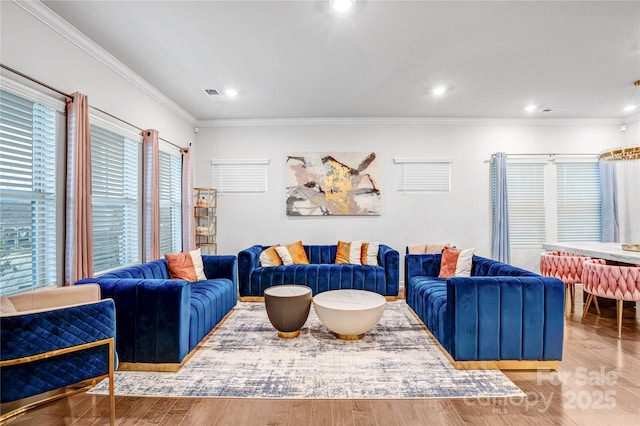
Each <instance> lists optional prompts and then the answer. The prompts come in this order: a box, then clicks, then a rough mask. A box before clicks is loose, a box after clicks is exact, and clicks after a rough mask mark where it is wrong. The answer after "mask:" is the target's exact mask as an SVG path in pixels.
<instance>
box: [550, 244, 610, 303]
mask: <svg viewBox="0 0 640 426" xmlns="http://www.w3.org/2000/svg"><path fill="white" fill-rule="evenodd" d="M587 260H592V259H591V258H590V257H587V256H578V255H575V254H571V253H565V252H561V251H547V252H544V253H542V254H541V255H540V274H541V275H543V276H546V277H555V278H559V279H560V280H562V282H563V283H564V285H565V289H566V296H565V312H566V309H567V306H568V305H567V304H566V302H567V301H569V300H570V301H571V307H572V308H573V306H574V299H575V291H576V290H575V285H576V283H581V282H582V267H583V266H582V265H583V264H584V262H585V261H587ZM594 262H596V263H602V264H604V263H605V261H604V260H602V259H594ZM595 305H596V310H597V312H598V313H600V308H599V307H598V301H597V299H596V301H595Z"/></svg>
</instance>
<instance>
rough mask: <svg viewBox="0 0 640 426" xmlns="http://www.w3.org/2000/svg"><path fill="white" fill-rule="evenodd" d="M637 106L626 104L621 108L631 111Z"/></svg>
mask: <svg viewBox="0 0 640 426" xmlns="http://www.w3.org/2000/svg"><path fill="white" fill-rule="evenodd" d="M636 108H638V105H627V106H626V107H624V108H623V109H624V110H625V111H627V112H631V111H633V110H634V109H636Z"/></svg>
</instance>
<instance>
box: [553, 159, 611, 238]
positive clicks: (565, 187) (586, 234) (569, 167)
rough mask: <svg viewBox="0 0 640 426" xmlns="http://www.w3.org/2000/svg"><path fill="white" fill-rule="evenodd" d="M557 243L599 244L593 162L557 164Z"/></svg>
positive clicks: (597, 187) (598, 201)
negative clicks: (579, 242)
mask: <svg viewBox="0 0 640 426" xmlns="http://www.w3.org/2000/svg"><path fill="white" fill-rule="evenodd" d="M556 166H557V193H558V195H557V196H558V241H600V238H601V235H602V208H601V202H602V201H601V199H602V195H601V187H600V169H599V167H598V162H597V161H595V160H594V161H589V162H584V161H583V162H562V163H560V162H559V163H557V164H556Z"/></svg>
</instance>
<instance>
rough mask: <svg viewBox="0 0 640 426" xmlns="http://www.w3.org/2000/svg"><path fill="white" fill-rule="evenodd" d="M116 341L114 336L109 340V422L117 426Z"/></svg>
mask: <svg viewBox="0 0 640 426" xmlns="http://www.w3.org/2000/svg"><path fill="white" fill-rule="evenodd" d="M114 345H115V342H114V339H113V338H112V339H111V341H110V342H109V424H110V425H111V426H115V424H116V393H115V389H114V381H115V374H114V372H113V371H114V368H115V367H114V356H115V348H114Z"/></svg>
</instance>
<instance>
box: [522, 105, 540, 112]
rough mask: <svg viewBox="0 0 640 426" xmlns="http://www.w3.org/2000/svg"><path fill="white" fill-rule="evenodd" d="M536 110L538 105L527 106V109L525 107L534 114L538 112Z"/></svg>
mask: <svg viewBox="0 0 640 426" xmlns="http://www.w3.org/2000/svg"><path fill="white" fill-rule="evenodd" d="M536 108H538V107H537V106H536V105H527V106H526V107H524V110H525V111H527V112H533V111H535V110H536Z"/></svg>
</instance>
